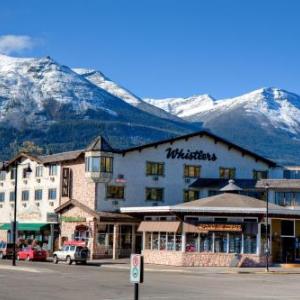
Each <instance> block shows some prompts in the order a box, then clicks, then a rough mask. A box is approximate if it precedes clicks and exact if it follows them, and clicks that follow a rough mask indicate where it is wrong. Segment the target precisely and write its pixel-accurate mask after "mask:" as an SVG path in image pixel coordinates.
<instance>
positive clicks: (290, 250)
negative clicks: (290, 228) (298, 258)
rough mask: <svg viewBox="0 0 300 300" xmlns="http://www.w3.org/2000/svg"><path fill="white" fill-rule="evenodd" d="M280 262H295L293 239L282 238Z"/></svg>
mask: <svg viewBox="0 0 300 300" xmlns="http://www.w3.org/2000/svg"><path fill="white" fill-rule="evenodd" d="M281 241H282V262H283V263H291V262H294V261H295V238H293V237H282V238H281Z"/></svg>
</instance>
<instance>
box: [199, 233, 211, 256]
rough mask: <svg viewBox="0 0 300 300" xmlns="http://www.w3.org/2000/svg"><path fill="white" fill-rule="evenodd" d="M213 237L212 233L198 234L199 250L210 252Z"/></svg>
mask: <svg viewBox="0 0 300 300" xmlns="http://www.w3.org/2000/svg"><path fill="white" fill-rule="evenodd" d="M212 244H213V238H212V233H211V232H209V233H201V234H200V252H212Z"/></svg>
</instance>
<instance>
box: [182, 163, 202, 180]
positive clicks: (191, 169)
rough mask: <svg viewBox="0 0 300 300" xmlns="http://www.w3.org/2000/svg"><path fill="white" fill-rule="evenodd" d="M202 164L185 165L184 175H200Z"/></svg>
mask: <svg viewBox="0 0 300 300" xmlns="http://www.w3.org/2000/svg"><path fill="white" fill-rule="evenodd" d="M200 169H201V167H200V166H193V165H185V166H184V177H193V178H195V177H200Z"/></svg>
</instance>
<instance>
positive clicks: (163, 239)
mask: <svg viewBox="0 0 300 300" xmlns="http://www.w3.org/2000/svg"><path fill="white" fill-rule="evenodd" d="M166 242H167V235H166V233H165V232H161V233H160V238H159V249H160V250H166Z"/></svg>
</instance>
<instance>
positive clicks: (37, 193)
mask: <svg viewBox="0 0 300 300" xmlns="http://www.w3.org/2000/svg"><path fill="white" fill-rule="evenodd" d="M42 199H43V190H35V191H34V200H42Z"/></svg>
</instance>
